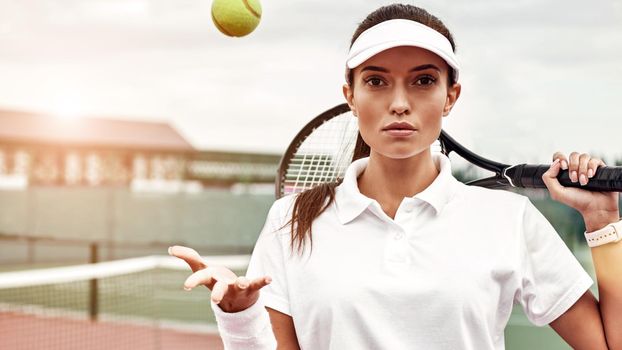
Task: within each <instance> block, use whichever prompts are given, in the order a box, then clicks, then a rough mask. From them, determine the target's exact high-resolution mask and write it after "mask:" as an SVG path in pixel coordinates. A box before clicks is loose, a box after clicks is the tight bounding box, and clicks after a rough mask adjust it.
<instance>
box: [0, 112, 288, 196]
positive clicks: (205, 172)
mask: <svg viewBox="0 0 622 350" xmlns="http://www.w3.org/2000/svg"><path fill="white" fill-rule="evenodd" d="M279 158H280V157H279V155H274V154H273V155H269V154H251V153H236V152H218V151H199V150H197V149H195V148H194V147H193V146H192V145H191V144H190V142H188V141H187V140H186V139H185V138H184V137H183V136H182V135H181V134H180V133H179V132H178V131H177V130H175V129H174V128H173V127H172V126H171V125H169V124H167V123H162V122H145V121H127V120H113V119H106V118H80V119H74V120H63V119H60V118H55V117H52V116H50V115H45V114H40V113H30V112H23V111H13V110H0V188H7V187H8V188H24V187H27V186H55V185H57V186H130V187H133V188H137V189H143V190H149V189H150V188H155V189H157V188H160V189H173V190H175V189H179V188H180V186H183V185H184V184H187V183H194V184H195V185H196V184H200V185H201V186H230V185H232V184H235V183H239V182H264V183H268V182H273V181H274V177H275V174H276V167H277V164H278V161H279ZM195 187H196V186H195Z"/></svg>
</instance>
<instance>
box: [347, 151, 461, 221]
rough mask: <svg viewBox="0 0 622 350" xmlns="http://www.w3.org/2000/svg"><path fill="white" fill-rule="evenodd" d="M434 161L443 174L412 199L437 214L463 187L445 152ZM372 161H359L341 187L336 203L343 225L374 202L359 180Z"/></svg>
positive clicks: (348, 171)
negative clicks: (424, 204) (360, 186)
mask: <svg viewBox="0 0 622 350" xmlns="http://www.w3.org/2000/svg"><path fill="white" fill-rule="evenodd" d="M432 159H433V161H434V164H435V165H436V169H437V170H438V171H439V174H438V176H437V177H436V178H435V179H434V181H432V183H431V184H430V185H429V186H428V187H427V188H426V189H425V190H423V191H421V192H420V193H417V194H416V195H415V196H414V197H412V198H418V199H420V200H422V201H424V202H426V203H428V204H429V205H431V206H432V207H433V208H434V210H435V212H436V214H438V213H440V212H441V211H442V210H443V208H444V207H445V205H446V204H447V203H448V202H449V200H450V199H451V197H452V196H453V194H454V193H455V191H456V189H457V186H458V184H459V182H458V180H456V178H454V176H453V175H452V174H451V163H450V162H449V158H447V156H445V155H444V154H442V153H433V154H432ZM368 162H369V158H361V159H358V160H356V161H354V162H352V164H350V166H349V167H348V169H347V170H346V173H345V175H344V178H343V182H342V183H341V184H340V185H339V186H338V187H337V191H336V194H335V204H336V206H337V215H338V217H339V221H341V223H342V224H346V223H348V222H350V221H352V220H354V219H355V218H356V217H357V216H359V215H360V214H361V213H362V212H363V211H364V210H365V209H367V207H369V205H370V204H371V203H372V202H373V201H374V200H373V199H371V198H369V197H366V196H365V195H363V194H362V193H361V192H360V191H359V188H358V183H357V178H358V176H359V175H360V174H361V173H362V172H363V170H365V168H366V167H367V163H368Z"/></svg>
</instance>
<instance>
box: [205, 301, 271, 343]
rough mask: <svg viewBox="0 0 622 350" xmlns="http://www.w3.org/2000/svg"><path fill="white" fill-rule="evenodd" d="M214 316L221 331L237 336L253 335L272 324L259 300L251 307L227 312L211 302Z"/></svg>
mask: <svg viewBox="0 0 622 350" xmlns="http://www.w3.org/2000/svg"><path fill="white" fill-rule="evenodd" d="M211 305H212V310H213V311H214V316H216V321H217V322H218V328H219V329H220V330H221V332H224V333H226V334H230V335H234V336H237V337H252V336H253V335H255V334H256V333H257V332H259V331H261V330H262V329H263V328H265V327H266V325H267V324H270V321H269V318H268V312H267V311H266V308H265V307H264V305H263V304H262V303H261V302H259V301H257V302H255V303H254V304H253V305H251V306H250V307H248V308H246V309H244V310H241V311H238V312H225V311H223V310H222V309H221V308H220V306H218V304H216V303H214V302H211Z"/></svg>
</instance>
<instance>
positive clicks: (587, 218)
mask: <svg viewBox="0 0 622 350" xmlns="http://www.w3.org/2000/svg"><path fill="white" fill-rule="evenodd" d="M582 215H583V221H584V222H585V231H586V232H594V231H597V230H600V229H601V228H603V227H605V226H607V225H609V224H612V223H614V222H618V221H620V212H619V211H595V212H589V213H582Z"/></svg>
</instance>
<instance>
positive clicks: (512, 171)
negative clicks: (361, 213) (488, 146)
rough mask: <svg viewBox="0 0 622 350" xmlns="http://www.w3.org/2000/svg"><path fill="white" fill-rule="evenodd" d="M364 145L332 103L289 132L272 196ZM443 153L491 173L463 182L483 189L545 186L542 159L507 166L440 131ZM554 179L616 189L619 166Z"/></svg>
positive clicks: (314, 177)
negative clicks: (581, 178) (576, 178)
mask: <svg viewBox="0 0 622 350" xmlns="http://www.w3.org/2000/svg"><path fill="white" fill-rule="evenodd" d="M365 147H366V145H365V144H364V143H363V142H362V139H360V136H358V123H357V120H356V117H355V116H354V115H353V114H352V112H351V111H350V107H349V106H348V104H346V103H344V104H340V105H338V106H335V107H333V108H331V109H329V110H327V111H325V112H324V113H322V114H320V115H319V116H317V117H315V118H314V119H313V120H311V121H310V122H309V123H307V125H305V126H304V127H303V128H302V130H300V132H298V134H297V135H296V137H294V139H293V140H292V142H291V143H290V145H289V147H288V148H287V151H286V152H285V154H284V155H283V157H282V158H281V162H280V164H279V169H278V174H277V179H276V197H277V198H280V197H282V196H285V195H288V194H292V193H298V192H302V191H304V190H307V189H310V188H313V187H314V186H317V185H318V184H321V183H326V182H334V181H339V180H340V179H342V178H343V176H344V174H345V171H346V169H347V168H348V166H349V165H350V163H351V162H352V161H353V160H355V159H358V158H360V157H361V156H360V153H361V152H362V151H363V150H364V148H365ZM433 147H435V148H436V149H433V151H434V150H436V151H440V152H442V153H443V154H445V155H447V156H448V155H449V154H450V153H451V152H455V153H456V154H458V155H459V156H460V157H462V158H464V159H465V160H467V161H468V162H470V163H472V164H474V165H476V166H478V167H480V168H483V169H486V170H489V171H491V172H493V173H494V175H493V176H490V177H486V178H482V179H478V180H474V181H470V182H468V183H467V185H475V186H482V187H487V188H497V189H499V188H501V189H503V188H505V189H507V188H511V187H521V188H546V186H545V185H544V182H543V181H542V174H544V172H546V171H547V170H548V169H549V167H550V165H548V164H537V165H533V164H516V165H509V164H503V163H499V162H495V161H493V160H489V159H486V158H484V157H482V156H480V155H477V154H475V153H473V152H472V151H470V150H468V149H467V148H465V147H464V146H462V145H460V144H459V143H458V142H456V140H454V139H453V138H452V137H451V136H449V135H448V134H447V133H446V132H445V131H444V130H441V134H440V137H439V139H438V142H437V143H435V145H434V146H433ZM558 179H559V182H560V183H561V184H562V185H564V186H568V187H581V188H583V189H587V190H590V191H616V192H622V167H620V166H606V167H599V168H598V169H597V170H596V173H595V174H594V176H593V177H592V178H591V179H590V181H589V182H588V183H587V185H585V186H580V185H579V183H578V182H572V181H570V177H569V174H568V171H567V170H563V171H561V172H560V174H559V176H558Z"/></svg>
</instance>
